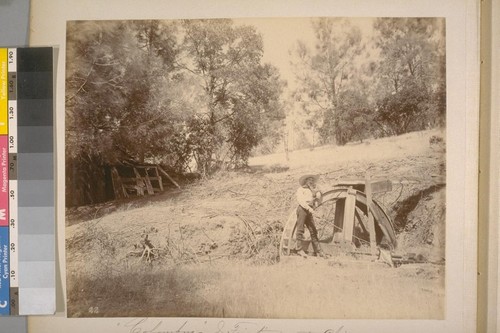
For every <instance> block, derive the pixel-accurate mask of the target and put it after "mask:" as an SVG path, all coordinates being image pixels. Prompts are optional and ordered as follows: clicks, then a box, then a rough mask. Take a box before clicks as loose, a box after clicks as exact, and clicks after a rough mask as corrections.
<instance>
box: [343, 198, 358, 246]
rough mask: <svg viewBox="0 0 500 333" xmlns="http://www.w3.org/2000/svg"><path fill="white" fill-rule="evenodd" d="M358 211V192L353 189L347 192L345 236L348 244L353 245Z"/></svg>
mask: <svg viewBox="0 0 500 333" xmlns="http://www.w3.org/2000/svg"><path fill="white" fill-rule="evenodd" d="M355 210H356V191H355V190H353V189H348V190H347V197H346V198H345V207H344V227H343V230H342V232H343V236H344V241H345V242H346V243H347V244H352V236H353V231H354V211H355Z"/></svg>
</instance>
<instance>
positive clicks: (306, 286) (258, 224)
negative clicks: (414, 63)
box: [66, 130, 446, 319]
mask: <svg viewBox="0 0 500 333" xmlns="http://www.w3.org/2000/svg"><path fill="white" fill-rule="evenodd" d="M444 138H445V133H444V132H442V131H438V130H433V131H426V132H418V133H411V134H407V135H404V136H400V137H393V138H384V139H380V140H371V141H367V142H363V143H358V144H349V145H346V146H344V147H334V146H331V147H319V148H316V149H314V150H304V151H295V152H292V153H290V155H289V160H288V161H287V160H286V157H285V155H284V154H277V155H268V156H259V157H255V158H253V159H251V161H250V168H249V169H247V170H242V171H238V172H223V173H222V172H221V173H219V174H216V175H214V176H213V177H212V178H210V179H204V180H200V181H198V182H196V183H191V184H186V185H183V187H182V189H180V190H171V191H168V192H165V193H163V194H160V195H156V196H151V197H144V198H140V199H135V200H128V201H126V202H113V203H107V204H102V205H98V206H92V207H79V208H72V209H68V210H67V220H66V258H67V263H66V264H67V265H66V267H67V298H68V316H70V317H89V316H199V317H252V318H255V317H259V318H380V319H387V318H393V319H402V318H404V319H410V318H412V319H413V318H415V319H416V318H419V319H440V318H443V317H444V296H445V282H444V281H445V267H446V266H445V244H446V238H445V234H446V229H445V216H446V209H445V192H446V181H445V180H446V174H445V169H446V168H445V143H444ZM309 172H314V173H318V174H321V178H320V181H319V184H318V185H319V187H320V188H321V190H323V191H326V190H328V189H331V187H332V186H333V185H334V184H336V183H339V182H341V181H342V180H345V179H364V178H365V175H366V173H367V172H369V173H370V175H371V178H372V179H375V180H376V179H388V180H390V181H391V182H392V187H393V188H392V191H390V192H387V193H381V194H377V195H375V199H376V200H377V201H378V202H379V203H380V204H381V205H382V207H383V208H384V209H385V210H386V212H387V213H388V214H389V216H390V217H391V218H392V219H393V221H394V224H395V228H396V233H397V239H398V247H397V249H396V250H395V253H398V254H408V253H414V254H420V255H421V256H422V257H423V258H425V262H424V263H418V264H417V263H413V264H407V265H402V266H401V267H398V268H391V267H389V266H388V265H387V264H384V263H382V262H379V261H375V258H373V257H370V256H353V255H351V254H348V253H345V251H343V249H342V248H340V247H333V249H332V250H331V251H330V253H331V254H332V255H331V257H330V258H328V259H327V260H324V259H320V258H315V257H310V258H308V259H302V258H299V257H286V258H283V257H282V258H280V257H279V253H278V249H277V246H278V245H279V241H280V238H281V233H282V230H283V225H284V223H285V222H286V219H287V217H288V216H289V214H290V211H291V210H293V209H294V206H295V205H296V203H295V199H294V193H295V190H296V188H297V187H298V183H297V180H298V178H299V177H300V175H302V174H304V173H309ZM146 235H147V237H148V238H147V239H148V241H149V242H150V243H151V244H152V245H153V246H154V247H155V250H154V252H153V254H154V256H153V257H152V262H151V263H148V262H146V260H145V258H141V254H142V245H141V241H142V242H144V239H145V237H146ZM280 259H281V260H280Z"/></svg>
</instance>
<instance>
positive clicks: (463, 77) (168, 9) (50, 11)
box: [30, 0, 479, 332]
mask: <svg viewBox="0 0 500 333" xmlns="http://www.w3.org/2000/svg"><path fill="white" fill-rule="evenodd" d="M478 6H479V4H478V3H476V2H475V1H461V2H459V3H458V4H457V2H456V1H424V2H419V3H418V4H417V3H414V2H410V1H356V2H348V1H316V2H314V5H311V3H310V2H305V1H275V2H272V3H268V2H265V1H255V2H252V3H245V2H243V1H206V2H203V3H202V2H197V1H183V2H180V1H150V2H148V3H147V4H142V5H139V4H138V3H137V2H132V1H116V0H114V1H108V2H106V3H101V2H97V1H76V0H72V1H61V0H43V1H42V0H40V1H38V2H36V3H34V4H33V7H32V16H33V19H32V22H31V29H32V34H31V38H30V39H31V44H32V45H33V46H41V45H53V46H58V47H59V57H58V60H59V63H58V66H57V67H58V76H57V85H58V90H57V105H56V107H57V128H58V133H57V135H58V137H57V147H58V162H57V173H58V189H57V193H58V197H57V202H58V205H57V206H58V214H57V216H58V239H59V247H58V249H59V253H58V258H59V266H58V267H59V269H60V271H59V272H58V277H59V278H60V281H61V287H62V288H60V290H59V291H60V294H59V295H58V313H57V314H56V316H55V317H52V318H30V327H32V328H33V329H34V331H35V332H45V331H49V328H50V331H53V330H54V329H56V330H57V328H61V329H64V327H68V326H67V325H71V327H72V329H73V331H75V332H78V331H80V330H81V332H84V331H88V330H89V329H91V328H95V329H96V330H97V331H103V330H105V329H107V330H110V331H112V332H124V331H127V329H128V330H129V331H130V328H131V326H130V325H132V327H133V325H135V324H134V323H142V324H144V323H145V321H144V320H145V319H137V320H136V322H133V321H132V322H131V321H130V319H105V320H102V319H78V320H66V319H65V315H64V300H63V297H64V296H63V295H64V293H65V288H64V287H63V286H64V283H63V282H62V281H64V272H65V263H64V257H65V256H64V207H65V205H64V181H63V180H64V157H63V154H64V112H63V110H64V53H65V52H64V40H65V23H66V20H77V19H140V18H144V19H146V18H148V19H160V18H208V17H211V18H218V17H285V16H287V17H296V16H358V17H362V16H381V17H382V16H415V17H418V16H422V17H425V16H435V17H441V16H442V17H445V18H446V20H447V32H448V34H449V35H448V36H447V69H448V70H447V82H448V97H447V98H448V111H447V114H448V126H447V128H448V130H447V142H449V143H453V144H449V149H448V151H447V163H448V165H449V166H456V165H458V167H456V168H454V167H450V168H449V170H450V172H449V173H448V174H447V184H448V185H449V186H448V188H447V193H449V194H450V195H447V207H449V209H447V212H448V213H447V255H446V257H447V258H450V259H449V261H448V263H447V266H446V269H447V272H446V289H447V301H446V319H445V320H442V321H421V320H415V321H406V320H401V321H391V320H370V321H367V320H345V321H344V320H319V321H318V320H307V321H304V320H265V321H262V320H248V319H245V322H249V323H251V325H252V327H255V328H256V330H255V331H256V332H257V331H258V330H259V329H261V328H262V329H266V330H268V331H288V332H289V331H290V329H292V328H293V330H294V331H296V332H301V331H311V332H313V331H318V332H319V331H327V330H332V331H336V330H340V332H341V331H342V329H343V330H344V331H346V332H347V331H348V332H365V331H373V330H374V329H375V328H377V330H382V329H384V330H386V331H387V332H405V331H407V330H408V331H417V330H425V331H427V332H472V331H473V330H475V327H476V324H475V320H476V315H475V314H476V297H477V294H476V261H477V259H476V250H475V249H476V244H477V229H476V228H477V200H475V199H476V198H477V190H478V189H477V172H478V169H477V163H478V162H477V160H478V116H479V113H478V105H479V87H478V85H479V57H478V52H479V37H478V20H479V16H478V12H479V8H478ZM451 171H453V172H451ZM457 221H458V222H457ZM457 223H458V227H457ZM448 244H449V246H448ZM459 277H461V278H459ZM61 300H62V304H60V303H61ZM151 320H153V319H149V324H154V323H155V322H151ZM154 320H156V323H161V325H163V326H161V329H162V330H164V331H166V330H176V329H177V330H192V331H200V332H202V331H204V332H211V331H214V332H218V331H230V329H231V328H234V327H236V326H237V325H240V326H239V327H241V322H242V321H241V320H238V319H226V320H223V321H221V320H220V319H216V318H213V319H189V320H186V319H185V318H168V319H163V320H162V319H154Z"/></svg>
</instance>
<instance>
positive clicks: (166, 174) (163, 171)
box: [158, 165, 181, 188]
mask: <svg viewBox="0 0 500 333" xmlns="http://www.w3.org/2000/svg"><path fill="white" fill-rule="evenodd" d="M158 170H160V172H161V173H162V174H164V175H165V177H167V178H168V179H169V180H170V181H171V182H172V183H173V184H174V185H175V186H176V187H177V188H181V187H180V186H179V184H177V182H176V181H175V180H174V179H173V178H172V177H170V175H169V174H168V173H167V172H166V171H165V170H163V168H162V167H161V166H159V165H158Z"/></svg>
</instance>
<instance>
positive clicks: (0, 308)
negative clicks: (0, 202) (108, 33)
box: [0, 227, 10, 315]
mask: <svg viewBox="0 0 500 333" xmlns="http://www.w3.org/2000/svg"><path fill="white" fill-rule="evenodd" d="M0 250H1V251H0V258H1V261H0V273H1V275H0V315H10V292H9V291H10V275H9V267H10V263H9V227H0Z"/></svg>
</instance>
